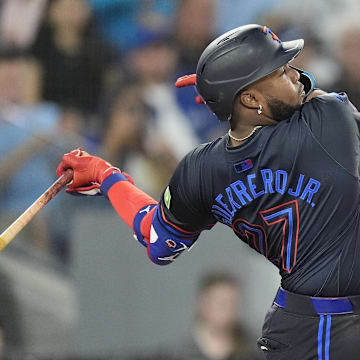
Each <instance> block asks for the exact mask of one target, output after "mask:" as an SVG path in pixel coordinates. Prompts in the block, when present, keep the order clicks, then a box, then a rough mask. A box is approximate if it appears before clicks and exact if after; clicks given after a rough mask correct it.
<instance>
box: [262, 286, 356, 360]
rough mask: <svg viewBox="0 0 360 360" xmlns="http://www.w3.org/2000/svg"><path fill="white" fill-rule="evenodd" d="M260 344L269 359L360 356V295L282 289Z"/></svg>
mask: <svg viewBox="0 0 360 360" xmlns="http://www.w3.org/2000/svg"><path fill="white" fill-rule="evenodd" d="M258 346H259V348H260V349H261V350H262V351H263V353H264V355H265V358H266V359H267V360H289V359H290V360H359V359H360V296H349V297H339V298H320V297H309V296H304V295H297V294H294V293H290V292H288V291H286V290H283V289H279V291H278V293H277V295H276V298H275V300H274V303H273V305H272V307H271V309H270V310H269V311H268V313H267V315H266V318H265V322H264V326H263V332H262V337H261V338H259V339H258Z"/></svg>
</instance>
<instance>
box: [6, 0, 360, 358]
mask: <svg viewBox="0 0 360 360" xmlns="http://www.w3.org/2000/svg"><path fill="white" fill-rule="evenodd" d="M359 10H360V3H359V2H358V0H343V1H341V2H339V1H335V0H318V1H317V2H314V1H310V0H303V1H301V2H299V1H295V0H272V1H269V0H259V1H253V2H245V1H238V0H2V1H0V179H1V182H0V198H1V202H0V220H1V221H0V223H1V224H2V225H3V226H4V224H10V222H11V221H12V220H14V219H15V218H16V217H18V216H19V214H21V212H22V211H24V210H25V209H26V208H27V207H28V206H29V205H30V204H31V203H32V202H33V201H34V200H35V199H36V198H37V197H38V196H39V195H40V194H41V193H43V192H44V190H45V189H46V188H47V187H48V186H49V185H50V184H51V183H52V182H53V181H54V180H55V179H56V175H55V169H56V166H57V164H58V162H59V161H60V159H61V156H62V154H63V153H65V152H68V151H70V150H72V149H74V148H76V147H78V146H80V147H82V148H83V149H85V150H87V151H88V152H90V153H93V154H96V155H99V156H102V157H104V158H106V159H107V160H108V161H110V162H112V163H113V164H114V165H116V166H118V167H120V168H121V169H122V170H124V171H127V172H128V173H130V174H131V175H132V177H133V178H134V179H135V183H136V184H137V185H138V186H139V187H140V188H142V189H143V190H145V191H146V192H148V193H149V194H151V195H152V196H154V197H155V198H158V197H159V195H160V194H161V192H162V189H163V188H164V186H165V185H166V183H167V181H168V178H169V176H170V175H171V173H172V172H173V170H174V168H175V167H176V165H177V163H178V161H179V160H180V159H181V158H182V157H183V156H184V155H185V154H186V153H187V152H188V151H190V150H191V149H192V148H193V147H195V146H196V145H197V144H199V143H203V142H207V141H211V140H213V139H215V138H216V137H218V136H221V135H222V134H224V133H225V131H226V127H227V124H221V123H219V121H218V120H217V119H216V118H215V116H214V115H213V114H211V113H210V111H209V110H208V109H207V107H206V106H205V105H198V104H196V103H195V101H194V98H195V96H196V93H195V89H194V88H184V89H181V90H176V88H175V87H174V85H173V84H174V81H175V80H176V79H177V77H179V76H182V75H185V74H191V73H194V72H195V70H196V63H197V60H198V58H199V56H200V54H201V52H202V51H203V49H204V48H205V47H206V45H207V44H208V43H209V42H210V41H211V40H212V39H213V38H214V37H215V36H217V35H219V34H220V33H223V32H225V31H227V30H230V29H231V28H233V27H236V26H240V25H243V24H246V23H260V24H264V25H265V24H266V25H267V26H268V27H270V28H271V29H272V31H274V32H275V33H276V34H277V35H278V36H279V37H280V39H282V40H291V39H295V38H304V39H305V48H304V50H303V51H302V52H301V54H300V55H299V56H298V58H296V59H295V60H294V64H295V65H296V66H297V67H299V68H302V69H305V70H307V71H308V72H311V73H312V74H313V75H314V76H315V78H316V80H317V87H320V88H323V89H324V90H328V91H338V92H340V91H345V92H347V93H348V95H349V97H350V99H351V101H352V102H353V104H354V105H355V106H357V107H360V87H359V83H360V23H359V21H358V17H359V14H360V12H359ZM79 204H81V202H80V201H74V200H73V199H70V196H68V197H67V198H64V199H61V200H56V201H53V202H51V203H50V204H49V205H48V206H47V207H46V209H44V210H43V211H42V212H41V213H40V214H38V215H37V216H36V218H35V219H34V220H33V221H32V222H31V223H30V224H29V225H28V226H27V228H26V229H25V230H24V232H22V233H21V234H20V235H19V239H18V240H17V244H18V246H20V247H23V248H25V249H27V250H26V251H33V252H36V253H39V254H41V256H46V257H51V258H53V259H55V261H58V262H59V263H61V264H63V265H64V268H65V269H66V267H67V266H69V264H70V263H71V244H70V243H69V237H70V232H71V222H72V219H73V214H74V212H76V211H78V210H79V207H80V210H81V205H79ZM99 206H103V205H99ZM0 337H1V334H0ZM200 340H201V341H206V339H205V338H202V339H200ZM209 358H213V359H222V358H223V357H220V356H209Z"/></svg>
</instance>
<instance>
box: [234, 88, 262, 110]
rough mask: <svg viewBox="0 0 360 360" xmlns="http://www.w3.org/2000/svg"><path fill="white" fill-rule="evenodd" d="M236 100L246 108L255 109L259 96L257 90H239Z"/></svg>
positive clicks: (257, 105)
mask: <svg viewBox="0 0 360 360" xmlns="http://www.w3.org/2000/svg"><path fill="white" fill-rule="evenodd" d="M237 101H239V102H240V104H241V105H242V106H245V107H246V108H248V109H257V108H258V107H259V96H258V94H257V91H256V90H253V89H249V90H243V91H241V92H240V94H239V95H238V97H237Z"/></svg>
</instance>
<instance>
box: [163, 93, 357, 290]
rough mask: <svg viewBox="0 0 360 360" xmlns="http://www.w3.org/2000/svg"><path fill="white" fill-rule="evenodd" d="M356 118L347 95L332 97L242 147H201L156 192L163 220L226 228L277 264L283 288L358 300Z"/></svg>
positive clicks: (220, 143)
mask: <svg viewBox="0 0 360 360" xmlns="http://www.w3.org/2000/svg"><path fill="white" fill-rule="evenodd" d="M357 118H358V114H357V113H356V111H355V109H354V108H353V107H352V105H351V104H350V103H349V101H348V99H347V96H346V95H345V94H341V95H339V94H335V93H334V94H328V95H324V96H319V97H316V98H314V99H312V100H311V101H309V102H307V103H305V104H304V105H303V106H302V107H301V109H300V110H299V111H297V112H295V113H294V115H293V116H292V117H291V119H289V120H286V121H282V122H280V123H279V124H277V125H275V126H264V127H262V128H261V129H259V130H258V131H257V132H256V133H255V134H254V135H253V136H252V137H251V138H250V139H249V140H248V141H247V142H246V143H245V144H243V145H241V146H238V147H233V148H230V147H229V146H228V141H229V138H228V135H225V136H224V137H222V138H219V139H217V140H215V141H213V142H211V143H208V144H203V145H200V146H198V147H197V148H196V149H195V150H193V151H192V152H190V153H189V154H188V155H187V156H186V157H185V158H184V159H183V160H182V161H181V162H180V164H179V165H178V167H177V169H176V171H175V173H174V175H173V176H172V178H171V180H170V183H169V187H168V188H167V189H166V190H165V192H164V195H163V196H162V199H161V207H162V208H163V211H164V215H165V217H166V219H167V220H168V221H169V222H170V223H172V224H174V225H175V226H177V227H179V228H181V229H184V230H186V231H193V232H200V231H202V230H203V229H205V228H206V227H207V226H208V225H210V224H213V223H215V222H221V223H223V224H225V225H227V226H229V227H232V229H233V231H234V233H235V234H236V235H237V236H238V237H239V238H240V239H241V240H243V241H245V242H246V243H247V244H248V245H249V246H250V247H252V248H253V249H255V250H256V251H257V252H259V253H261V254H262V255H264V256H265V257H266V258H267V259H269V260H270V261H271V262H272V263H273V264H275V265H276V266H277V267H278V268H279V270H280V275H281V277H282V287H283V288H285V289H286V290H289V291H292V292H296V293H300V294H306V295H313V296H345V295H355V294H360V240H359V235H360V206H359V199H360V185H359V171H360V170H359V165H360V138H359V127H358V125H359V122H358V119H357Z"/></svg>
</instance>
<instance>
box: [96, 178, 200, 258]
mask: <svg viewBox="0 0 360 360" xmlns="http://www.w3.org/2000/svg"><path fill="white" fill-rule="evenodd" d="M101 190H102V192H103V194H104V195H106V196H107V197H108V198H109V200H110V202H111V204H112V206H113V207H114V209H115V210H116V212H117V213H118V214H119V216H120V217H121V218H122V220H124V222H125V223H126V224H127V225H128V226H129V227H130V228H131V229H132V230H133V231H134V234H135V236H136V239H137V240H138V241H139V242H140V243H141V244H142V245H143V246H145V247H146V249H147V255H148V257H149V258H150V260H151V261H152V262H154V263H155V264H158V265H168V264H171V263H172V262H173V261H174V260H175V259H176V258H177V257H178V256H179V255H180V254H181V253H182V252H183V251H184V250H186V249H189V248H190V247H191V246H192V244H193V243H194V241H195V240H196V239H197V238H198V236H199V233H189V232H187V233H185V232H182V231H181V229H176V228H174V227H173V226H172V225H171V224H170V223H169V222H168V221H167V220H166V219H165V218H164V217H163V213H162V211H161V208H160V205H159V204H158V203H157V201H155V200H154V199H153V198H152V197H150V196H149V195H147V194H146V193H144V192H143V191H142V190H140V189H138V188H137V187H136V186H134V185H133V184H132V183H130V182H129V181H126V179H124V178H122V174H115V175H110V176H109V177H108V178H106V179H105V180H104V182H103V184H102V185H101Z"/></svg>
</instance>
